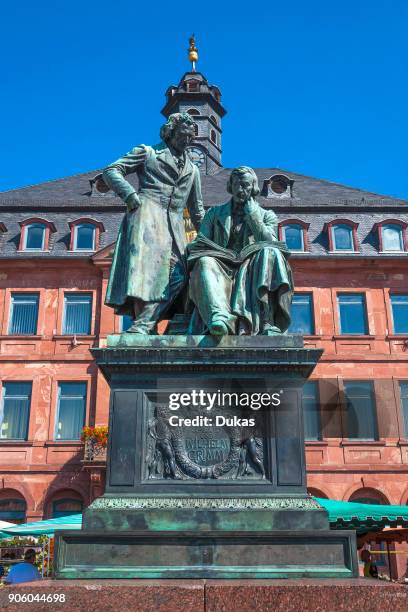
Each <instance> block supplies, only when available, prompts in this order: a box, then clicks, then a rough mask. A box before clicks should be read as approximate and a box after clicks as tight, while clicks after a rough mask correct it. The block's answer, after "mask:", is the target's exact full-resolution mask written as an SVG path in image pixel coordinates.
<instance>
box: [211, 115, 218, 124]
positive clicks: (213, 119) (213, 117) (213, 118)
mask: <svg viewBox="0 0 408 612" xmlns="http://www.w3.org/2000/svg"><path fill="white" fill-rule="evenodd" d="M210 119H211V121H212V122H213V123H215V125H218V122H217V118H216V117H215V116H214V115H210Z"/></svg>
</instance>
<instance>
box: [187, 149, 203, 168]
mask: <svg viewBox="0 0 408 612" xmlns="http://www.w3.org/2000/svg"><path fill="white" fill-rule="evenodd" d="M187 150H188V154H189V156H190V159H191V161H192V162H193V164H195V165H196V166H198V168H200V167H201V166H202V165H203V164H204V162H205V155H204V153H203V152H202V150H201V149H198V148H197V147H190V148H189V149H187Z"/></svg>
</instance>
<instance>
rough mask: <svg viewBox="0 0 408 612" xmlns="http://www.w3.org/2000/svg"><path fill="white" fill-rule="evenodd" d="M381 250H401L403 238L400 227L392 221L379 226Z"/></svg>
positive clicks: (402, 248)
mask: <svg viewBox="0 0 408 612" xmlns="http://www.w3.org/2000/svg"><path fill="white" fill-rule="evenodd" d="M381 233H382V250H383V251H403V250H404V240H403V236H402V227H401V226H400V225H395V224H394V223H388V224H387V225H383V226H382V228H381Z"/></svg>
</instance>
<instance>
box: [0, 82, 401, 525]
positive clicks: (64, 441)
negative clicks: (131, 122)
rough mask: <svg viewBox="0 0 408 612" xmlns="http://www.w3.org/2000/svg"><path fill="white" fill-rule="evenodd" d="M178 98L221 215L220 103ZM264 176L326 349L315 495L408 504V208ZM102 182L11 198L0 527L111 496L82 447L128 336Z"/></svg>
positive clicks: (117, 209)
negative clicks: (106, 358) (121, 335)
mask: <svg viewBox="0 0 408 612" xmlns="http://www.w3.org/2000/svg"><path fill="white" fill-rule="evenodd" d="M166 96H167V102H166V105H165V107H164V109H163V114H164V115H165V116H167V115H168V114H169V113H171V112H175V111H187V112H190V113H191V114H192V115H194V117H195V119H196V123H197V130H196V134H197V135H196V141H195V143H194V147H193V149H192V151H191V155H192V158H193V159H194V161H195V163H197V165H199V167H200V170H201V172H202V185H203V196H204V204H205V205H206V206H213V205H216V204H217V203H222V202H225V201H226V200H227V199H228V194H227V193H226V190H225V188H226V182H227V177H228V174H229V170H228V169H225V168H223V167H222V164H221V133H222V130H221V120H222V117H223V116H224V114H225V109H224V108H223V107H222V105H221V102H220V98H221V94H220V91H219V89H218V88H217V87H214V86H211V85H209V84H208V82H207V80H206V79H205V78H204V77H203V76H202V75H201V74H200V73H187V74H186V75H184V77H183V78H182V80H181V81H180V83H179V85H178V86H172V87H170V88H168V90H167V92H166ZM135 136H136V138H137V133H136V134H135ZM132 139H133V136H131V140H130V141H129V148H130V147H131V146H133V145H135V144H137V142H134V141H133V140H132ZM121 153H123V152H122V151H117V152H116V154H117V156H119V155H120V154H121ZM114 156H115V153H114V152H113V157H114ZM110 161H111V160H106V162H107V163H108V162H110ZM243 161H244V160H243ZM265 162H266V164H267V162H268V160H265ZM256 172H257V175H258V177H259V182H260V186H261V188H262V192H261V196H260V198H259V201H260V202H261V204H262V205H263V206H264V207H270V208H272V209H273V210H274V211H275V212H276V214H277V215H278V218H279V221H280V226H279V228H280V235H281V238H282V239H283V240H286V242H287V243H288V246H289V247H290V248H291V250H292V252H293V255H292V258H291V263H292V268H293V271H294V278H295V287H296V294H295V298H294V304H293V319H294V321H293V327H292V331H294V332H298V333H304V335H305V344H306V346H310V347H321V348H323V349H324V354H323V357H322V359H321V361H320V363H319V365H318V366H317V368H316V370H315V371H314V373H313V376H312V379H311V381H310V382H309V383H308V384H307V385H306V387H305V394H304V411H305V422H306V437H307V443H306V455H307V468H308V485H309V490H310V492H312V493H313V494H315V495H318V496H320V497H330V498H333V499H339V500H355V501H356V500H365V501H367V502H370V501H371V502H377V503H383V504H407V503H408V266H407V258H408V252H407V251H408V235H407V231H408V230H407V225H408V201H405V200H399V199H395V198H391V197H386V196H380V195H377V194H374V193H369V192H366V191H363V190H360V189H355V188H351V187H347V186H344V185H338V184H334V183H330V182H327V181H323V180H320V179H315V178H311V177H306V176H302V175H299V174H296V173H293V172H287V171H283V170H281V169H277V168H270V167H267V166H266V167H265V168H259V169H256ZM95 174H97V173H96V172H90V173H88V174H82V175H77V176H73V177H68V178H65V179H61V180H57V181H52V182H48V183H44V184H41V185H36V186H32V187H27V188H24V189H16V190H12V191H8V192H3V193H1V194H0V325H1V331H0V380H1V389H0V393H1V395H0V397H1V404H0V466H1V480H0V519H4V520H10V521H21V520H24V519H26V520H36V519H41V518H43V517H44V518H45V517H50V516H58V515H61V514H63V513H72V512H75V511H78V510H80V509H81V508H82V507H83V506H86V505H87V504H89V503H90V501H91V500H92V499H93V498H95V497H96V496H98V495H100V494H101V492H102V490H103V478H104V465H103V462H102V463H98V462H84V461H83V460H84V448H83V444H82V443H81V442H80V440H79V437H80V431H81V428H82V426H83V425H85V424H88V425H94V424H96V425H103V424H106V423H107V417H108V400H109V390H108V386H107V384H106V383H105V381H104V379H103V377H102V375H101V374H100V373H99V372H98V370H97V368H96V367H95V364H94V362H93V359H92V355H91V353H90V351H89V349H90V348H91V347H93V346H101V345H103V343H104V342H105V340H106V336H107V335H108V334H110V333H113V332H119V331H121V329H122V327H123V326H125V325H126V321H122V320H121V319H120V317H117V316H115V315H114V313H113V311H112V310H111V309H110V308H107V307H106V306H105V305H104V296H105V291H106V285H107V280H108V276H109V269H110V263H111V255H112V249H113V244H114V241H115V238H116V234H117V230H118V227H119V224H120V221H121V218H122V215H123V213H124V206H123V204H122V202H121V201H120V200H119V199H118V198H117V197H115V196H114V195H113V194H112V192H108V193H104V192H103V191H99V190H98V188H99V189H101V185H100V183H99V184H98V181H94V180H93V177H94V176H95ZM129 178H130V180H131V181H135V184H136V183H137V177H135V175H132V177H129ZM173 314H174V313H173ZM171 316H172V314H170V315H169V318H171ZM164 328H165V324H163V325H162V329H164Z"/></svg>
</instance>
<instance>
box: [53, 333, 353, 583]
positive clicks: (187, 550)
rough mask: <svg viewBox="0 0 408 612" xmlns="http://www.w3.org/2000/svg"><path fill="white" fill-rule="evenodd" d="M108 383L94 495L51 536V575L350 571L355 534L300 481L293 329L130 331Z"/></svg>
mask: <svg viewBox="0 0 408 612" xmlns="http://www.w3.org/2000/svg"><path fill="white" fill-rule="evenodd" d="M93 353H94V355H95V357H96V360H97V363H98V365H99V367H100V368H101V370H102V372H103V374H104V375H105V377H106V379H107V381H108V382H109V385H110V387H111V406H110V423H109V427H110V436H109V449H108V469H107V479H106V490H105V494H104V495H103V496H102V497H101V498H99V499H97V500H96V501H95V502H93V504H92V505H91V506H90V507H89V508H88V509H87V510H85V513H84V522H83V530H82V531H81V532H76V533H72V532H71V533H69V532H66V533H64V532H61V533H60V534H59V535H58V537H57V554H56V557H57V563H56V575H57V577H58V578H103V577H110V578H115V577H117V578H135V577H137V578H243V577H251V578H261V577H262V578H277V577H300V576H314V577H351V576H355V575H356V571H357V569H356V549H355V534H354V532H347V531H340V532H339V531H336V532H334V531H330V529H329V523H328V518H327V514H326V511H325V510H324V509H323V508H321V507H320V506H319V505H318V504H317V503H316V502H315V501H314V500H313V499H312V498H310V497H309V496H308V495H307V493H306V471H305V458H304V442H303V416H302V410H301V389H302V386H303V384H304V383H305V382H306V380H307V378H308V376H309V375H310V373H311V372H312V370H313V368H314V366H315V364H316V363H317V361H318V359H319V357H320V355H321V351H319V350H317V349H305V348H303V341H302V338H301V337H298V336H276V337H265V336H258V337H234V336H227V337H223V338H222V339H220V340H219V341H217V340H216V339H214V338H212V337H209V336H193V337H188V336H161V337H160V336H146V337H140V336H132V335H131V334H123V335H121V336H111V337H109V338H108V348H106V349H94V351H93Z"/></svg>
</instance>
